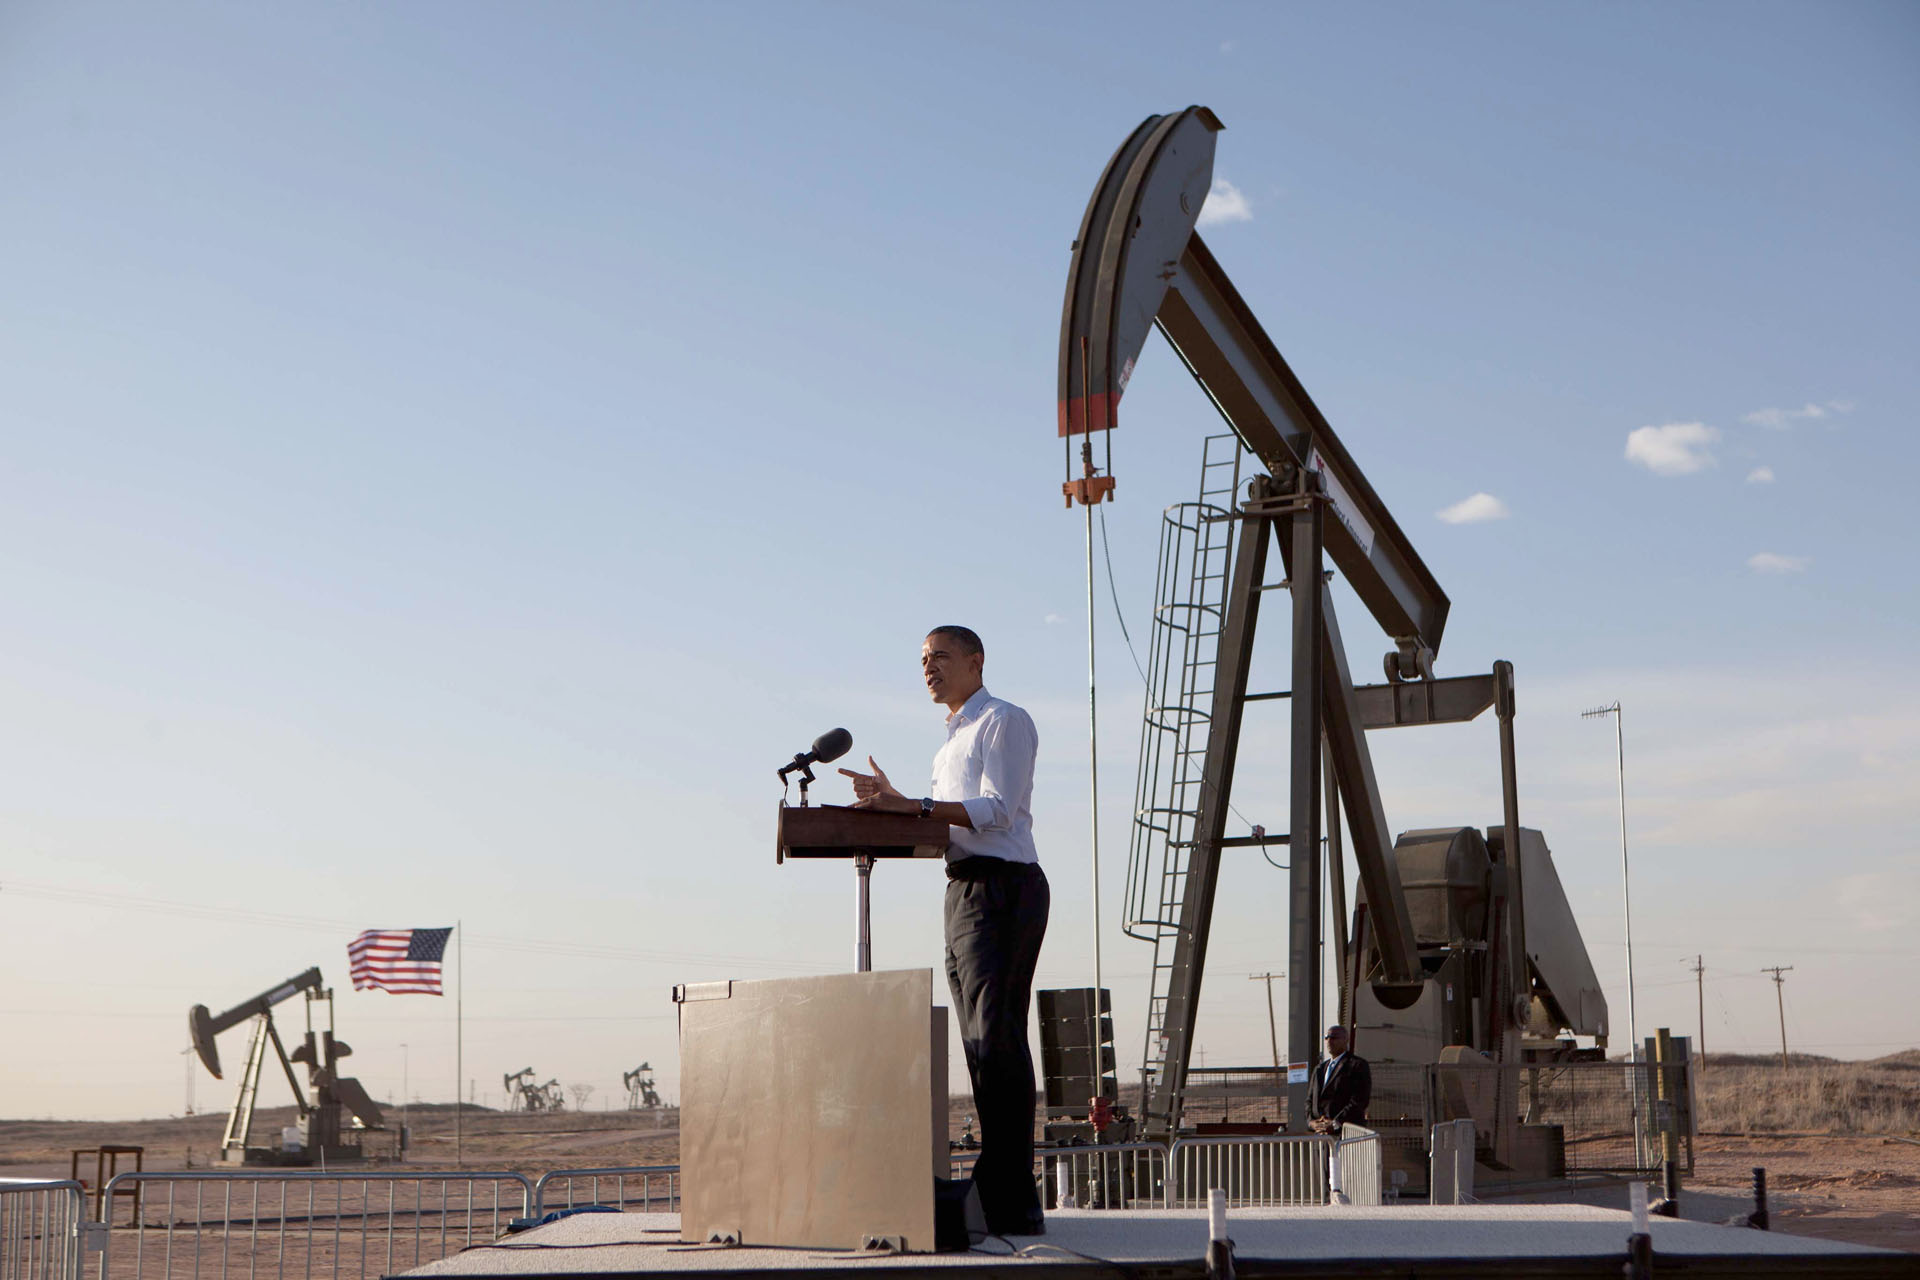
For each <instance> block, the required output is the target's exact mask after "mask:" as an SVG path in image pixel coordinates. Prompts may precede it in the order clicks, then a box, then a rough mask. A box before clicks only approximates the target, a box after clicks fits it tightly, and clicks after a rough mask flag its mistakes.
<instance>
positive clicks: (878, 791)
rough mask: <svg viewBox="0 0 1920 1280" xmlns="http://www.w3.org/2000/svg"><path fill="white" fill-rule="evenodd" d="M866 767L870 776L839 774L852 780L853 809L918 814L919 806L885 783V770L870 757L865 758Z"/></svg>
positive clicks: (844, 771) (851, 772) (843, 770)
mask: <svg viewBox="0 0 1920 1280" xmlns="http://www.w3.org/2000/svg"><path fill="white" fill-rule="evenodd" d="M867 767H868V768H869V769H872V770H873V772H872V773H871V774H866V773H857V772H855V771H854V770H852V769H842V770H841V771H840V772H841V773H843V774H845V775H846V776H847V777H849V778H852V779H853V795H854V801H853V807H854V808H856V809H878V810H880V811H881V812H883V813H907V812H915V813H917V812H919V805H918V804H917V803H916V802H914V801H912V800H909V799H907V798H906V797H905V796H903V795H901V794H900V791H899V788H897V787H895V786H894V785H893V783H891V782H889V781H887V774H886V770H884V769H882V768H881V767H880V766H879V765H877V764H875V763H874V761H873V757H872V756H868V757H867Z"/></svg>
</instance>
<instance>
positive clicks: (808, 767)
mask: <svg viewBox="0 0 1920 1280" xmlns="http://www.w3.org/2000/svg"><path fill="white" fill-rule="evenodd" d="M796 769H798V770H799V771H800V807H801V808H802V809H804V808H806V807H807V784H808V783H810V782H812V781H813V762H812V761H810V760H808V759H807V753H806V752H804V751H801V752H797V753H796V754H795V755H794V757H793V763H792V764H789V765H782V766H781V767H780V769H779V771H778V772H779V774H780V785H781V786H782V787H784V786H786V785H787V775H788V774H790V773H792V772H793V771H794V770H796Z"/></svg>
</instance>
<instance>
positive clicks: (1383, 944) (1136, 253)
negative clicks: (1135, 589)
mask: <svg viewBox="0 0 1920 1280" xmlns="http://www.w3.org/2000/svg"><path fill="white" fill-rule="evenodd" d="M1222 127H1223V126H1222V125H1221V123H1220V121H1219V119H1218V118H1217V117H1216V116H1214V114H1213V113H1212V112H1211V111H1209V110H1207V109H1206V108H1205V107H1190V108H1188V109H1187V110H1185V111H1181V112H1176V113H1174V114H1171V115H1166V116H1153V117H1149V118H1148V119H1147V120H1146V121H1145V122H1143V123H1142V124H1141V125H1140V127H1139V128H1137V129H1135V130H1134V132H1133V133H1132V134H1131V135H1129V137H1128V138H1127V140H1126V141H1125V142H1123V143H1122V144H1121V146H1120V148H1119V150H1118V151H1116V152H1115V153H1114V155H1113V158H1112V159H1111V160H1110V161H1109V162H1108V164H1107V167H1106V170H1105V171H1104V172H1103V173H1102V175H1101V179H1100V182H1099V184H1098V186H1096V188H1095V190H1094V194H1093V197H1092V199H1091V200H1090V201H1089V202H1088V204H1087V209H1086V213H1085V215H1084V217H1083V219H1082V222H1081V227H1080V236H1079V239H1077V240H1076V241H1075V242H1074V250H1073V261H1072V266H1071V269H1070V271H1069V275H1068V282H1067V292H1066V300H1065V304H1064V309H1063V314H1062V318H1061V342H1060V384H1059V431H1060V435H1061V436H1062V437H1063V438H1064V437H1070V436H1073V435H1085V436H1086V437H1088V440H1089V442H1090V440H1091V436H1092V433H1093V432H1095V431H1105V432H1109V433H1111V431H1112V429H1113V428H1114V426H1115V425H1116V424H1117V422H1118V408H1119V402H1120V398H1121V396H1122V395H1123V394H1124V393H1125V391H1126V386H1127V382H1128V380H1129V379H1130V378H1131V377H1132V374H1133V369H1134V364H1135V362H1136V360H1137V359H1138V358H1139V355H1140V352H1141V350H1142V348H1143V347H1144V345H1145V343H1146V339H1147V334H1148V332H1149V331H1150V330H1151V329H1153V328H1155V327H1158V328H1159V329H1160V331H1161V332H1162V334H1164V335H1165V337H1166V338H1167V340H1168V342H1169V343H1170V344H1171V345H1172V346H1173V348H1174V350H1175V351H1176V352H1177V353H1178V354H1179V355H1180V358H1181V359H1182V360H1183V361H1184V362H1185V364H1186V366H1187V368H1188V371H1189V372H1191V373H1192V374H1193V376H1194V378H1195V379H1196V380H1197V381H1198V382H1199V383H1200V384H1201V387H1202V389H1203V390H1205V391H1206V393H1207V395H1208V397H1209V398H1210V399H1211V400H1212V401H1213V403H1214V406H1215V407H1216V408H1217V409H1218V410H1219V412H1220V414H1221V416H1222V417H1224V418H1225V419H1226V421H1227V424H1228V425H1229V426H1230V427H1231V428H1232V429H1233V431H1234V433H1235V434H1236V435H1237V436H1238V437H1239V439H1240V441H1241V442H1242V443H1243V444H1244V445H1245V446H1246V447H1247V448H1248V450H1250V451H1251V452H1252V453H1253V454H1254V455H1255V456H1256V457H1258V458H1259V459H1260V460H1261V461H1262V462H1263V463H1264V464H1265V465H1266V467H1267V469H1268V471H1269V472H1270V473H1271V476H1272V480H1271V481H1268V482H1267V483H1268V484H1270V485H1278V486H1281V488H1278V489H1261V488H1256V490H1255V491H1254V493H1253V494H1252V501H1250V502H1249V503H1247V504H1246V505H1245V506H1244V507H1243V508H1242V509H1241V512H1240V518H1241V519H1243V520H1244V521H1246V526H1245V528H1243V530H1242V537H1241V547H1242V553H1241V555H1240V556H1239V557H1238V559H1237V561H1236V565H1235V572H1234V578H1233V586H1232V592H1231V594H1230V597H1229V600H1228V602H1227V609H1226V618H1225V622H1224V624H1223V626H1222V630H1221V642H1220V655H1219V667H1218V668H1217V670H1216V684H1215V696H1214V714H1213V716H1212V719H1211V725H1210V730H1209V734H1208V740H1207V748H1206V764H1207V769H1206V773H1205V775H1204V776H1205V780H1206V784H1207V785H1205V786H1203V788H1202V796H1203V798H1202V801H1201V806H1200V813H1199V819H1200V820H1199V821H1196V823H1195V827H1194V832H1195V838H1194V844H1193V847H1192V849H1191V850H1190V851H1189V865H1188V871H1187V875H1186V877H1185V883H1184V890H1183V892H1184V900H1183V904H1182V909H1181V913H1180V916H1179V920H1180V928H1179V930H1178V933H1177V935H1176V937H1175V940H1174V947H1175V950H1174V964H1173V967H1172V973H1171V976H1170V988H1169V993H1168V1003H1167V1020H1166V1024H1165V1028H1164V1031H1165V1037H1166V1038H1165V1041H1164V1055H1165V1060H1164V1062H1163V1063H1162V1064H1161V1070H1160V1072H1159V1074H1158V1078H1157V1079H1156V1081H1155V1084H1154V1089H1153V1093H1152V1096H1150V1097H1149V1098H1148V1099H1147V1116H1146V1121H1147V1127H1148V1130H1149V1132H1157V1133H1162V1134H1164V1133H1167V1132H1169V1131H1170V1130H1171V1129H1172V1127H1173V1126H1174V1125H1176V1124H1177V1122H1178V1118H1179V1110H1180V1095H1181V1093H1182V1092H1183V1090H1184V1081H1185V1076H1186V1069H1187V1060H1188V1054H1189V1052H1190V1050H1191V1041H1192V1032H1193V1026H1194V1018H1195V1012H1196V1009H1197V1003H1198V993H1199V986H1200V978H1201V972H1202V970H1203V968H1204V964H1205V957H1206V947H1207V936H1208V929H1209V918H1210V916H1211V912H1212V905H1213V897H1214V890H1215V887H1216V884H1217V881H1218V871H1219V866H1218V862H1219V848H1220V841H1221V839H1222V838H1223V833H1224V821H1225V813H1226V806H1227V798H1228V796H1229V794H1230V789H1231V785H1232V766H1233V757H1234V752H1235V749H1236V746H1237V742H1238V737H1239V732H1238V730H1239V723H1240V711H1241V707H1242V705H1243V704H1244V702H1245V701H1246V700H1247V697H1248V695H1247V693H1246V681H1245V665H1246V659H1247V655H1248V654H1249V653H1250V646H1251V643H1252V634H1253V625H1254V622H1255V620H1256V619H1257V600H1258V597H1259V593H1260V590H1261V589H1262V588H1263V586H1264V584H1263V583H1262V582H1261V581H1260V577H1259V574H1258V572H1257V566H1258V564H1260V563H1263V562H1264V553H1265V546H1266V541H1265V540H1266V538H1267V536H1268V533H1269V530H1271V531H1272V533H1273V534H1274V535H1275V536H1276V537H1277V538H1278V539H1279V541H1280V543H1281V547H1282V554H1283V555H1284V556H1286V558H1287V560H1288V566H1287V567H1288V569H1289V573H1290V582H1291V585H1292V596H1293V638H1294V645H1293V690H1292V696H1293V707H1292V720H1293V728H1292V735H1291V741H1292V745H1293V760H1292V778H1291V784H1292V785H1291V788H1290V793H1291V796H1292V809H1293V813H1292V830H1291V831H1290V832H1289V842H1290V845H1291V847H1292V858H1291V873H1290V886H1289V901H1290V911H1289V915H1290V917H1291V919H1290V924H1291V928H1290V934H1291V946H1290V952H1291V957H1292V967H1291V968H1290V971H1289V989H1290V995H1289V1003H1288V1020H1289V1029H1288V1039H1289V1050H1290V1057H1291V1059H1292V1060H1293V1061H1296V1062H1299V1061H1311V1060H1312V1058H1313V1056H1314V1051H1315V1049H1316V1048H1317V1037H1318V1034H1319V1022H1320V1017H1319V1013H1320V1008H1319V1002H1320V994H1319V988H1320V981H1319V975H1320V966H1319V918H1320V915H1319V913H1320V879H1319V870H1318V867H1319V835H1320V826H1321V820H1322V816H1323V815H1322V813H1321V810H1320V799H1319V795H1320V793H1319V788H1320V781H1321V780H1320V777H1319V759H1320V746H1321V738H1322V735H1323V733H1324V734H1325V735H1326V738H1327V742H1328V747H1329V752H1330V756H1331V760H1332V764H1333V772H1334V775H1335V778H1336V780H1337V790H1338V793H1339V794H1340V796H1341V798H1342V800H1343V802H1344V806H1345V808H1346V810H1347V813H1348V816H1349V822H1350V825H1351V826H1352V828H1353V850H1354V857H1355V861H1356V863H1357V864H1358V866H1359V868H1360V874H1361V879H1362V881H1363V883H1364V884H1365V887H1366V890H1367V894H1368V904H1369V911H1370V927H1371V929H1372V932H1373V934H1374V936H1375V939H1376V942H1377V945H1378V948H1379V951H1380V955H1381V961H1382V963H1381V967H1380V969H1379V970H1378V971H1377V972H1375V973H1373V974H1370V975H1367V976H1368V977H1370V978H1371V979H1372V980H1373V981H1374V983H1375V984H1376V987H1378V988H1381V989H1383V990H1387V991H1398V992H1400V993H1401V994H1402V995H1403V996H1405V998H1407V999H1409V1000H1410V999H1411V996H1410V995H1407V994H1406V993H1408V992H1410V991H1414V990H1417V983H1418V980H1419V966H1418V959H1417V955H1416V951H1415V945H1414V938H1413V931H1412V926H1411V922H1410V920H1409V918H1408V915H1407V911H1406V904H1405V900H1404V897H1403V896H1402V894H1401V893H1400V887H1399V882H1398V874H1397V870H1396V864H1395V862H1394V860H1393V855H1392V839H1391V835H1390V833H1389V831H1388V829H1387V826H1386V820H1385V817H1384V814H1383V812H1382V809H1381V805H1380V798H1379V789H1378V786H1377V785H1376V783H1375V781H1374V778H1373V769H1372V764H1371V760H1370V759H1369V757H1368V754H1367V750H1366V742H1365V733H1364V727H1365V725H1366V723H1367V721H1368V719H1369V716H1368V711H1369V710H1371V711H1373V712H1375V714H1378V713H1379V711H1380V710H1381V708H1378V707H1377V706H1376V705H1374V704H1375V703H1377V701H1378V698H1377V696H1375V697H1374V698H1372V699H1371V700H1370V701H1369V702H1368V704H1367V705H1366V707H1364V708H1363V704H1362V691H1361V690H1357V689H1356V688H1355V686H1354V684H1353V682H1352V679H1351V677H1350V675H1349V674H1348V672H1347V664H1346V655H1345V651H1344V649H1343V648H1342V647H1341V644H1340V638H1339V631H1338V628H1337V625H1336V624H1335V622H1334V618H1333V610H1332V602H1331V599H1330V597H1329V595H1328V593H1327V590H1326V587H1325V585H1324V584H1323V583H1322V581H1321V577H1322V562H1323V557H1326V558H1331V560H1332V561H1333V563H1334V564H1335V565H1336V566H1338V568H1339V569H1340V571H1341V572H1343V573H1344V574H1345V575H1346V577H1347V580H1348V582H1349V584H1350V585H1352V587H1353V588H1354V590H1355V592H1356V593H1357V594H1358V595H1359V597H1360V599H1361V601H1362V602H1363V603H1364V604H1365V605H1366V607H1367V609H1368V611H1369V612H1370V613H1371V614H1372V615H1373V617H1374V619H1375V620H1376V621H1377V622H1378V623H1379V625H1380V626H1381V628H1382V630H1384V631H1385V632H1386V634H1387V635H1388V637H1389V638H1390V639H1391V640H1392V642H1393V646H1394V647H1393V649H1392V650H1390V651H1389V652H1388V653H1387V655H1386V661H1385V665H1386V672H1387V676H1388V680H1389V682H1390V683H1392V682H1398V681H1402V680H1422V678H1424V681H1431V679H1432V675H1433V656H1434V653H1435V652H1436V651H1437V650H1438V648H1439V645H1440V637H1441V634H1442V632H1443V631H1444V629H1445V625H1446V618H1447V610H1448V600H1447V597H1446V594H1445V593H1444V592H1443V591H1442V590H1441V589H1440V586H1439V584H1438V583H1437V582H1436V581H1435V580H1434V578H1433V575H1432V574H1431V573H1430V572H1429V571H1428V570H1427V568H1426V565H1425V564H1424V563H1423V562H1422V561H1421V559H1420V557H1419V555H1418V553H1417V552H1416V551H1415V550H1414V549H1413V546H1412V544H1411V542H1410V541H1409V540H1408V539H1407V537H1406V535H1405V534H1404V533H1403V532H1402V531H1401V529H1400V527H1399V525H1398V524H1397V523H1396V522H1395V521H1394V519H1393V517H1392V516H1391V514H1389V512H1388V511H1387V508H1386V505H1385V503H1384V502H1382V501H1381V499H1380V498H1379V496H1378V495H1377V494H1376V493H1375V492H1374V491H1373V487H1372V486H1371V485H1370V484H1368V482H1367V480H1366V477H1365V476H1364V475H1363V474H1362V473H1361V471H1360V469H1359V467H1358V466H1357V465H1356V464H1355V463H1354V461H1353V459H1352V457H1351V456H1350V455H1349V454H1348V453H1347V451H1346V449H1345V447H1344V446H1343V445H1342V444H1341V443H1340V441H1339V439H1338V438H1337V437H1336V436H1335V435H1334V433H1333V429H1332V428H1331V427H1330V426H1329V425H1328V424H1327V421H1326V419H1325V417H1324V416H1323V415H1322V414H1321V413H1320V411H1319V409H1318V408H1317V407H1316V406H1315V405H1314V403H1313V401H1312V399H1311V397H1309V396H1308V395H1307V393H1306V390H1305V388H1304V387H1302V386H1301V385H1300V382H1299V379H1298V378H1296V377H1295V376H1294V374H1293V371H1292V370H1291V369H1290V368H1288V367H1287V363H1286V361H1285V360H1284V359H1282V358H1281V356H1280V353H1279V351H1278V349H1277V348H1276V347H1275V346H1274V344H1273V342H1272V341H1271V340H1270V339H1269V338H1268V337H1267V335H1266V333H1265V332H1264V331H1263V330H1262V329H1261V327H1260V325H1259V322H1258V321H1257V320H1255V318H1254V316H1253V313H1252V311H1251V310H1250V309H1249V308H1248V307H1247V305H1246V303H1245V302H1244V301H1243V300H1242V299H1241V298H1240V295H1239V292H1238V291H1237V290H1236V289H1235V288H1234V287H1233V284H1232V282H1231V281H1230V280H1229V279H1228V278H1227V275H1226V273H1225V271H1224V270H1222V269H1221V267H1220V265H1219V263H1218V262H1217V261H1216V260H1215V259H1214V257H1213V255H1212V253H1211V252H1210V251H1209V250H1208V249H1207V247H1206V245H1205V243H1204V242H1202V241H1201V239H1200V237H1199V236H1198V235H1197V234H1196V233H1195V231H1194V226H1195V223H1196V221H1197V219H1198V217H1199V214H1200V209H1201V206H1202V205H1203V204H1204V202H1205V200H1206V197H1207V194H1208V192H1209V190H1210V189H1211V186H1212V174H1213V151H1214V139H1215V135H1216V134H1217V133H1218V132H1219V131H1220V130H1221V128H1222ZM1111 439H1112V437H1111V434H1109V435H1108V436H1107V440H1108V444H1109V458H1110V456H1111ZM1082 456H1083V459H1084V466H1085V472H1084V474H1083V476H1082V477H1081V478H1080V479H1078V480H1075V479H1074V478H1073V476H1072V474H1071V451H1069V476H1068V481H1067V483H1066V484H1065V485H1064V486H1063V491H1064V492H1065V494H1066V495H1067V499H1068V501H1069V503H1071V502H1072V501H1073V500H1075V499H1076V498H1077V499H1078V500H1080V501H1082V502H1098V501H1101V500H1103V499H1105V498H1107V497H1109V496H1110V495H1111V493H1112V488H1113V480H1112V475H1111V467H1109V468H1108V471H1109V474H1108V475H1107V476H1105V477H1100V478H1098V479H1096V477H1095V475H1094V469H1093V466H1092V453H1091V448H1090V447H1083V450H1082ZM1329 512H1330V513H1331V514H1332V515H1333V516H1334V517H1335V518H1334V519H1332V520H1328V519H1326V518H1325V517H1326V515H1327V514H1328V513H1329ZM1255 548H1258V551H1257V553H1256V552H1255ZM1250 567H1251V568H1254V569H1255V572H1254V576H1252V577H1251V578H1249V577H1248V576H1247V571H1248V570H1249V568H1250ZM1424 681H1423V683H1424ZM1425 704H1426V705H1425V707H1424V708H1421V707H1420V706H1419V704H1418V703H1417V702H1416V703H1415V704H1413V705H1412V707H1411V708H1410V713H1411V717H1418V715H1419V713H1420V712H1421V711H1422V710H1424V711H1425V712H1426V717H1427V718H1429V719H1431V718H1437V717H1436V716H1435V714H1434V713H1435V705H1434V700H1433V695H1432V694H1431V692H1429V694H1428V696H1427V698H1426V699H1425ZM1482 705H1484V704H1482ZM1390 710H1391V711H1392V712H1393V713H1394V715H1395V717H1396V718H1395V719H1393V720H1390V721H1388V723H1403V722H1409V721H1403V720H1401V719H1399V718H1398V717H1399V715H1400V713H1401V711H1402V707H1401V704H1400V703H1399V702H1398V701H1397V700H1396V701H1393V703H1392V705H1391V707H1390ZM1327 816H1328V818H1329V819H1330V818H1331V816H1332V815H1327ZM1288 1110H1289V1118H1290V1121H1291V1122H1292V1123H1293V1124H1294V1125H1296V1126H1297V1125H1299V1124H1300V1123H1302V1122H1303V1121H1304V1119H1305V1090H1304V1089H1303V1088H1295V1089H1292V1090H1290V1096H1289V1108H1288Z"/></svg>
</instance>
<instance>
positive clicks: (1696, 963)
mask: <svg viewBox="0 0 1920 1280" xmlns="http://www.w3.org/2000/svg"><path fill="white" fill-rule="evenodd" d="M1706 971H1707V964H1706V959H1705V957H1703V956H1695V957H1694V958H1693V994H1694V997H1695V999H1696V1000H1697V1001H1698V1002H1699V1006H1700V1069H1701V1070H1702V1071H1705V1070H1706V1069H1707V980H1706V978H1704V977H1703V976H1701V975H1703V974H1705V973H1706Z"/></svg>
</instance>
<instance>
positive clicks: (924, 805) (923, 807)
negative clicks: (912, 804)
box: [920, 796, 933, 818]
mask: <svg viewBox="0 0 1920 1280" xmlns="http://www.w3.org/2000/svg"><path fill="white" fill-rule="evenodd" d="M920 816H921V817H923V818H931V817H932V816H933V797H932V796H921V797H920Z"/></svg>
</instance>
